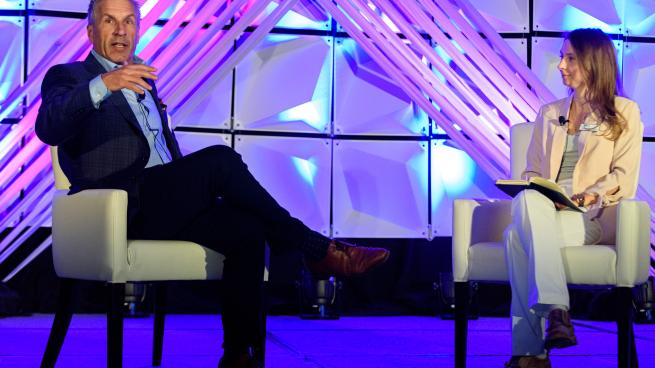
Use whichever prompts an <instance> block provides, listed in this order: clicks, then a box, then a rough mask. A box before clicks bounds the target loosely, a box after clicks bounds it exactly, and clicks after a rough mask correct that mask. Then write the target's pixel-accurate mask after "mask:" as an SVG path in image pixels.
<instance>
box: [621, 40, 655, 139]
mask: <svg viewBox="0 0 655 368" xmlns="http://www.w3.org/2000/svg"><path fill="white" fill-rule="evenodd" d="M623 55H624V56H623V86H624V89H625V93H626V96H628V97H629V98H631V99H633V100H635V101H637V103H638V104H639V107H640V108H641V120H642V121H643V123H644V136H646V137H655V104H653V101H655V89H653V86H655V44H647V43H636V42H630V43H627V42H626V44H625V48H624V51H623Z"/></svg>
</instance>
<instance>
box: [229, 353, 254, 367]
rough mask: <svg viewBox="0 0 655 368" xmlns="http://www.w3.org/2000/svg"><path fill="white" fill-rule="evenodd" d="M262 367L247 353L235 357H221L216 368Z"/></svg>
mask: <svg viewBox="0 0 655 368" xmlns="http://www.w3.org/2000/svg"><path fill="white" fill-rule="evenodd" d="M263 367H264V365H263V364H261V363H260V362H258V361H257V359H255V358H253V357H252V356H251V355H250V354H248V353H243V354H241V355H237V356H231V357H228V356H223V357H222V358H221V360H220V361H219V362H218V368H263Z"/></svg>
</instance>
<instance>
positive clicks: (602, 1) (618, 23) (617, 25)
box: [532, 0, 625, 33]
mask: <svg viewBox="0 0 655 368" xmlns="http://www.w3.org/2000/svg"><path fill="white" fill-rule="evenodd" d="M624 4H625V0H593V1H590V0H534V8H533V13H532V14H533V25H534V30H535V31H556V32H561V31H572V30H574V29H576V28H589V27H592V28H600V29H602V30H603V31H604V32H607V33H623V24H622V23H623V21H622V18H623V14H624V10H623V9H624V6H625V5H624Z"/></svg>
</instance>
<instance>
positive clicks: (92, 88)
mask: <svg viewBox="0 0 655 368" xmlns="http://www.w3.org/2000/svg"><path fill="white" fill-rule="evenodd" d="M89 93H91V102H93V106H94V107H95V108H96V109H99V108H100V104H101V103H102V102H103V101H104V100H106V99H107V98H109V96H111V91H110V90H109V88H107V85H105V82H104V81H103V80H102V74H101V75H98V76H97V77H95V78H93V79H91V81H90V82H89Z"/></svg>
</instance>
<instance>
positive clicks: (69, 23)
mask: <svg viewBox="0 0 655 368" xmlns="http://www.w3.org/2000/svg"><path fill="white" fill-rule="evenodd" d="M87 5H88V2H87ZM79 22H85V20H82V19H67V18H55V17H41V16H30V17H29V30H28V32H29V40H30V41H29V45H28V52H27V55H28V57H27V70H28V72H31V71H32V70H33V69H34V68H35V67H36V66H37V65H39V63H40V62H41V59H43V57H44V56H45V55H46V54H47V53H48V52H49V51H50V48H51V47H52V45H54V44H55V42H57V41H58V40H59V38H60V37H61V36H62V35H63V34H64V33H66V31H68V30H69V29H70V28H72V27H73V26H74V25H75V24H78V23H79ZM40 88H41V84H40V83H36V84H35V86H34V87H33V88H32V89H31V90H30V91H28V98H29V101H30V102H31V101H32V99H33V97H34V96H35V95H36V94H38V93H39V92H40Z"/></svg>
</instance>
